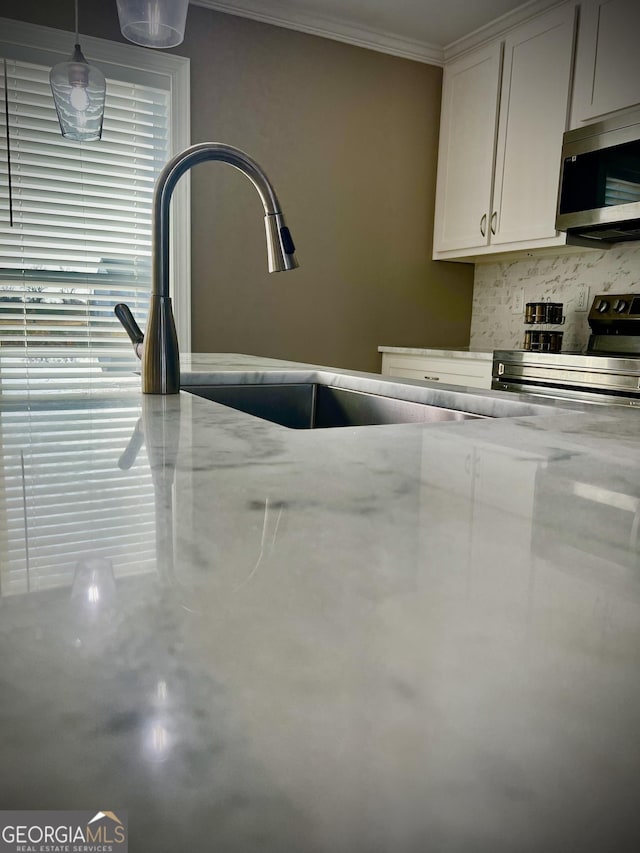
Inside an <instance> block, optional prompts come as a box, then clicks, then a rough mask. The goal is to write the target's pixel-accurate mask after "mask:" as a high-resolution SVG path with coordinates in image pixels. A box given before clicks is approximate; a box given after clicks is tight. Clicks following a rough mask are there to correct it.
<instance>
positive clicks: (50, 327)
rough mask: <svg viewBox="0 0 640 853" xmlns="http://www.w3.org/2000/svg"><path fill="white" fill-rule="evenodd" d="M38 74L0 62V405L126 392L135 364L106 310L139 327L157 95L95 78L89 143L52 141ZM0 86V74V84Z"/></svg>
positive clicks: (157, 145) (158, 131) (164, 123)
mask: <svg viewBox="0 0 640 853" xmlns="http://www.w3.org/2000/svg"><path fill="white" fill-rule="evenodd" d="M49 70H50V69H49V66H48V65H38V64H36V63H32V62H25V61H20V60H16V59H11V58H9V59H7V86H6V89H5V86H4V79H2V80H1V83H0V100H1V101H2V104H3V106H4V101H5V98H6V102H7V104H8V113H9V133H10V147H11V152H10V153H11V185H12V196H13V219H14V226H13V227H10V225H9V215H8V210H9V175H8V168H7V144H6V125H5V123H4V122H5V119H4V109H3V110H2V111H1V112H2V118H1V119H0V394H2V395H3V397H5V398H6V397H9V398H11V397H16V398H19V397H20V395H24V392H25V391H28V392H29V394H30V396H31V397H32V398H33V397H34V396H36V397H38V396H46V395H48V394H51V393H55V394H57V395H59V394H60V393H65V394H69V395H74V394H78V393H82V392H83V391H86V390H87V389H88V388H90V387H92V386H94V385H95V383H96V382H99V384H100V387H101V388H103V389H104V388H105V387H107V386H108V385H109V384H111V385H115V384H117V385H119V386H120V385H122V384H123V383H124V384H128V383H135V384H138V382H139V380H137V379H136V378H135V377H134V376H133V371H134V370H135V369H137V367H138V363H137V360H136V358H135V355H134V354H133V351H132V349H131V346H130V344H129V341H128V338H127V337H126V335H125V334H124V330H123V329H122V327H121V326H120V324H119V322H118V321H117V319H116V318H115V316H114V314H113V306H114V305H115V304H116V303H118V302H121V301H123V302H127V303H128V304H129V305H130V307H131V309H132V311H133V312H134V314H135V315H136V318H137V319H138V321H139V323H140V325H144V323H145V322H146V315H147V311H148V297H149V291H150V285H151V213H152V198H153V188H154V183H155V180H156V177H157V175H158V173H159V171H160V170H161V168H162V167H163V165H164V164H165V163H166V161H167V160H168V158H169V130H170V123H169V119H170V116H169V111H170V93H169V91H168V90H163V89H159V88H154V87H152V86H149V85H142V84H140V83H138V82H126V81H123V80H113V79H109V78H108V79H107V97H106V104H105V118H104V127H103V136H102V140H101V141H100V142H93V143H86V142H85V143H77V142H73V141H70V140H67V139H64V138H63V137H62V136H61V134H60V128H59V125H58V120H57V116H56V111H55V107H54V104H53V98H52V96H51V90H50V88H49ZM1 76H2V75H0V77H1Z"/></svg>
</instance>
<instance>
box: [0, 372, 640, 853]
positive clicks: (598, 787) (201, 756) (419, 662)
mask: <svg viewBox="0 0 640 853" xmlns="http://www.w3.org/2000/svg"><path fill="white" fill-rule="evenodd" d="M225 358H226V360H225ZM265 366H268V365H265V363H264V361H263V360H258V359H252V357H249V356H227V357H225V356H217V357H210V358H202V359H198V358H197V357H194V358H193V359H192V360H191V361H189V360H187V362H186V366H185V371H186V374H188V376H190V377H201V376H203V375H209V374H211V373H212V372H215V371H216V370H218V371H222V372H223V373H225V374H226V375H227V377H228V374H229V373H230V372H233V371H236V372H237V373H238V380H239V381H241V380H242V378H243V377H244V378H245V379H246V376H247V373H248V372H249V373H250V372H251V371H259V370H261V369H262V368H264V367H265ZM271 367H272V369H273V370H280V371H282V370H283V369H284V368H285V367H286V369H287V370H295V369H296V366H295V365H294V364H292V363H278V364H273V365H271ZM310 369H311V368H308V367H305V368H303V373H308V372H309V370H310ZM207 371H209V374H208V373H207ZM345 375H346V374H345ZM515 396H517V395H515ZM499 397H500V395H499V394H498V395H497V399H499ZM139 419H141V420H140V421H139ZM639 426H640V422H639V421H638V413H637V412H633V411H631V412H628V411H624V410H619V411H616V412H613V413H612V412H607V411H606V410H603V409H602V408H597V409H595V410H590V409H589V407H584V411H582V410H577V409H576V410H575V411H567V410H563V409H554V408H553V407H551V408H550V409H549V413H548V414H542V415H536V416H523V417H517V418H501V419H499V420H476V421H466V422H458V423H452V424H445V425H428V426H424V425H414V424H405V425H399V426H381V427H365V428H362V427H355V428H345V429H332V430H317V431H311V432H308V431H305V432H301V431H293V430H287V429H285V428H283V427H279V426H276V425H274V424H271V423H268V422H266V421H260V420H256V419H254V418H251V417H250V416H247V415H244V414H242V413H240V412H237V411H234V410H232V409H229V408H226V407H224V406H220V405H219V404H216V403H212V402H209V401H207V400H202V399H199V398H197V397H193V396H191V395H189V394H180V395H179V396H177V397H174V398H163V399H162V401H161V402H158V401H157V400H156V399H154V398H152V399H151V401H149V400H148V399H143V398H142V395H139V394H137V393H133V392H127V393H124V392H123V394H122V396H121V397H120V398H119V399H117V400H113V399H109V400H101V399H100V395H99V394H97V393H96V394H95V395H94V396H93V397H91V398H88V399H78V400H75V401H68V400H66V401H63V400H59V401H56V400H50V401H48V402H47V404H46V406H45V407H43V406H38V405H37V404H34V403H32V404H31V405H30V407H29V408H28V409H27V408H25V409H24V410H22V411H20V410H19V409H18V408H17V407H16V406H15V404H12V405H11V406H8V407H5V408H2V407H0V440H1V441H2V448H1V451H0V454H1V455H0V464H1V465H2V472H3V476H2V480H1V481H0V490H2V495H1V496H0V499H1V504H2V506H3V511H2V515H1V516H0V554H1V555H2V569H1V579H2V597H1V598H0V679H1V681H2V684H3V694H2V703H0V731H2V735H1V736H0V738H1V743H2V751H1V753H0V755H1V757H2V762H3V773H2V774H1V775H0V797H1V799H2V802H3V804H4V805H3V807H4V808H16V809H17V808H24V809H30V808H68V809H76V808H78V809H81V808H97V807H99V806H102V805H103V804H104V803H108V804H109V803H116V804H117V805H118V806H121V807H122V808H124V809H127V810H128V812H129V818H130V821H129V823H130V827H131V838H132V849H145V850H146V849H149V850H155V849H158V850H161V851H169V850H174V849H198V847H199V846H206V847H207V848H210V849H215V850H223V851H225V853H231V852H232V851H233V853H235V851H241V853H245V851H279V853H282V851H288V850H296V851H301V853H306V851H332V853H333V851H345V853H354V851H361V850H362V851H365V850H366V851H385V853H387V852H388V853H404V851H406V853H414V851H416V853H417V851H420V853H422V851H425V850H452V851H454V850H455V851H464V852H465V853H469V851H492V853H498V851H505V853H507V851H508V853H513V851H532V853H533V851H535V853H539V851H541V850H544V851H556V850H558V851H560V850H562V851H565V850H567V849H568V848H569V847H570V848H571V849H576V850H580V849H585V850H626V849H633V842H635V840H636V839H637V838H638V837H639V836H638V833H639V832H640V816H639V815H638V810H637V806H636V797H635V788H636V780H637V775H638V772H639V771H640V755H639V754H638V751H637V750H635V748H634V747H633V744H634V743H635V740H636V737H635V735H636V728H637V718H638V714H639V713H640V654H639V653H638V652H639V651H640V548H639V544H638V518H639V514H638V507H639V506H640V478H639V477H638V476H637V472H638V471H639V470H640V429H638V427H639ZM132 436H134V437H135V438H134V441H133V451H135V452H133V451H132V452H130V453H129V455H128V456H126V457H125V460H126V464H124V465H122V464H121V462H122V454H123V452H124V451H125V449H126V448H127V446H129V447H130V448H131V445H130V444H129V442H130V440H131V437H132ZM74 579H75V587H74ZM92 587H93V588H92ZM103 590H104V591H105V594H104V595H103ZM107 593H108V594H107ZM567 839H570V841H568V840H567Z"/></svg>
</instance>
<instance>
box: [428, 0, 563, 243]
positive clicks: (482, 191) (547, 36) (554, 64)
mask: <svg viewBox="0 0 640 853" xmlns="http://www.w3.org/2000/svg"><path fill="white" fill-rule="evenodd" d="M575 18H576V6H575V4H574V3H572V2H570V3H565V4H563V5H561V6H559V7H556V8H554V9H552V10H551V11H549V12H546V13H544V14H542V15H539V16H538V17H536V18H534V19H532V20H530V21H528V22H527V23H525V24H522V25H520V26H518V27H516V28H514V29H513V30H511V31H510V32H509V33H508V34H507V35H506V37H505V38H504V39H498V40H496V41H495V42H493V43H491V44H490V45H487V46H485V47H483V48H480V49H478V50H475V51H473V52H470V53H468V54H465V55H464V56H462V57H460V58H458V59H455V60H454V61H452V62H451V63H449V64H447V65H446V66H445V69H444V84H443V103H442V117H441V133H440V150H439V160H438V181H437V188H436V213H435V229H434V253H433V256H434V258H436V259H447V258H473V257H477V256H481V255H486V254H491V253H496V252H507V251H515V250H525V249H531V248H541V247H547V246H557V245H564V243H565V242H566V239H565V236H564V235H558V233H557V232H556V230H555V216H556V202H557V195H558V180H559V175H560V154H561V149H562V134H563V133H564V131H565V130H566V129H567V125H568V116H569V103H570V94H571V70H572V63H573V45H574V40H575Z"/></svg>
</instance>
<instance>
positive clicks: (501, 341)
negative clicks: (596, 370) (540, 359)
mask: <svg viewBox="0 0 640 853" xmlns="http://www.w3.org/2000/svg"><path fill="white" fill-rule="evenodd" d="M580 285H586V286H587V287H588V288H589V297H588V301H587V308H590V307H591V303H592V302H593V298H594V296H596V295H597V294H598V293H640V246H638V244H637V243H634V244H633V247H628V246H627V247H622V248H619V247H613V248H611V249H608V250H604V251H588V252H582V253H581V254H575V255H554V256H552V257H539V258H536V257H532V258H527V259H526V260H519V261H512V262H509V263H496V264H476V269H475V278H474V286H473V312H472V316H471V340H470V345H471V346H472V347H484V348H487V349H521V348H522V344H523V340H524V332H525V329H527V328H532V327H531V326H525V324H524V313H522V314H513V313H512V311H511V306H512V302H513V297H514V294H516V293H517V292H518V290H519V289H520V288H523V289H524V299H523V302H524V303H525V304H526V303H527V302H542V301H549V302H562V303H563V305H564V314H565V323H564V326H554V327H549V328H554V329H558V331H562V332H564V337H563V340H562V349H563V350H565V351H576V350H577V351H580V350H583V349H584V348H585V347H586V345H587V341H588V339H589V325H588V323H587V315H588V313H589V312H588V310H587V311H579V312H577V311H576V301H577V297H578V288H579V286H580Z"/></svg>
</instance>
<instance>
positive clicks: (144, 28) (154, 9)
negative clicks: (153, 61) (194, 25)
mask: <svg viewBox="0 0 640 853" xmlns="http://www.w3.org/2000/svg"><path fill="white" fill-rule="evenodd" d="M188 7H189V0H118V17H119V19H120V29H121V30H122V35H123V36H124V37H125V38H126V39H128V40H129V41H132V42H133V43H134V44H140V45H142V46H143V47H157V48H165V47H176V45H179V44H181V42H182V40H183V39H184V28H185V24H186V20H187V9H188Z"/></svg>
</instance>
